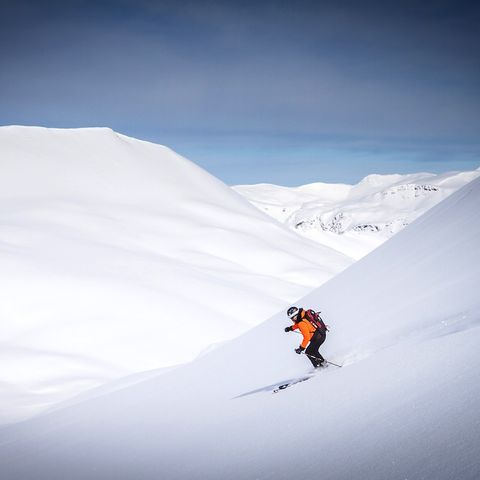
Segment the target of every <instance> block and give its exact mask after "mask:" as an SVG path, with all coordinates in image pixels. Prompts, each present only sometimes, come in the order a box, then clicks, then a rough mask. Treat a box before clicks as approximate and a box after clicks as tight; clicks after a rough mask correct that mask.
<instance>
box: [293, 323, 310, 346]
mask: <svg viewBox="0 0 480 480" xmlns="http://www.w3.org/2000/svg"><path fill="white" fill-rule="evenodd" d="M295 327H297V328H298V329H300V332H302V335H303V341H302V343H301V344H300V346H301V347H302V348H307V345H308V342H309V341H310V329H309V328H308V325H307V322H298V323H297V324H296V325H295Z"/></svg>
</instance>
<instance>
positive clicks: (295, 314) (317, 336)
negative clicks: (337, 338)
mask: <svg viewBox="0 0 480 480" xmlns="http://www.w3.org/2000/svg"><path fill="white" fill-rule="evenodd" d="M287 315H288V316H289V317H290V319H291V320H292V322H294V325H292V326H290V327H286V328H285V332H293V331H294V330H300V332H301V333H302V335H303V341H302V343H301V344H300V346H299V347H298V348H296V349H295V352H296V353H298V354H301V353H302V352H303V351H305V354H306V355H307V356H308V358H309V360H310V361H311V362H312V365H313V366H314V367H315V368H319V367H322V366H324V362H325V359H324V358H323V357H322V356H321V355H320V352H319V351H318V349H319V348H320V345H322V343H323V342H324V341H325V338H326V336H327V327H326V326H325V324H324V323H323V321H322V320H321V319H319V317H318V315H317V316H316V314H315V312H314V311H313V310H304V309H303V308H298V307H290V308H289V309H288V311H287ZM315 316H316V317H317V318H315ZM318 320H320V321H318ZM307 345H308V347H307Z"/></svg>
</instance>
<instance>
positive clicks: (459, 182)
mask: <svg viewBox="0 0 480 480" xmlns="http://www.w3.org/2000/svg"><path fill="white" fill-rule="evenodd" d="M478 176H480V169H479V170H474V171H468V172H449V173H444V174H440V175H438V174H430V173H417V174H411V175H369V176H368V177H365V178H364V179H363V180H362V181H361V182H360V183H358V184H356V185H345V184H327V183H312V184H309V185H303V186H301V187H282V186H278V185H270V184H259V185H239V186H235V187H233V188H234V189H235V190H236V191H237V192H238V193H240V194H241V195H243V196H245V198H247V199H248V200H249V201H251V202H252V204H253V205H255V206H256V207H257V208H259V209H260V210H262V211H264V212H265V213H267V214H269V215H270V216H272V217H273V218H275V219H277V220H279V221H280V222H282V223H285V224H286V225H288V226H289V227H290V228H291V229H293V230H295V231H296V232H297V233H300V234H301V235H303V236H305V237H307V238H310V239H312V240H316V241H317V242H319V243H321V244H323V245H330V246H332V247H334V248H336V249H340V250H342V251H343V252H344V253H346V254H347V255H349V256H353V257H355V258H360V257H362V256H363V255H365V254H366V253H368V252H370V251H371V250H373V249H374V248H376V247H378V246H379V245H380V244H381V243H383V242H384V241H385V240H387V239H388V238H390V237H392V236H393V235H394V234H395V233H397V232H399V231H400V230H401V229H403V228H404V227H405V226H407V225H408V224H410V223H411V222H412V221H414V220H415V219H416V218H418V217H419V216H420V215H422V214H423V213H425V212H426V211H427V210H428V209H430V208H431V207H433V206H434V205H436V204H437V203H439V202H440V201H442V200H443V199H445V198H446V197H448V196H449V195H451V194H452V193H453V192H454V191H456V190H458V189H459V188H461V187H463V186H464V185H465V184H467V183H468V182H470V181H472V180H473V179H474V178H477V177H478Z"/></svg>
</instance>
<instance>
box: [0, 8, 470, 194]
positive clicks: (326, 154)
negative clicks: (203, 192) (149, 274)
mask: <svg viewBox="0 0 480 480" xmlns="http://www.w3.org/2000/svg"><path fill="white" fill-rule="evenodd" d="M479 22H480V7H479V6H478V3H477V4H476V5H475V3H474V2H462V1H450V0H448V1H444V0H436V1H429V0H425V1H422V2H419V1H408V0H404V1H402V2H398V1H395V2H393V1H390V0H384V1H368V0H367V1H362V2H360V1H343V2H342V1H321V0H317V1H302V0H299V1H286V0H284V1H270V0H265V1H263V2H249V1H243V2H240V1H237V2H228V1H227V2H225V1H223V2H219V1H201V0H197V1H188V0H187V1H183V2H178V1H177V2H174V1H154V0H138V1H134V0H116V1H113V0H104V1H91V0H72V1H68V0H63V1H57V0H54V1H49V0H44V1H25V0H12V1H11V2H9V1H7V2H6V3H5V4H4V5H3V10H2V15H1V16H0V67H1V68H0V124H4V125H5V124H26V125H44V126H52V127H81V126H109V127H111V128H113V129H115V130H117V131H119V132H122V133H125V134H127V135H132V136H135V137H138V138H143V139H147V140H152V141H155V142H158V143H162V144H165V145H168V146H170V147H172V148H174V149H175V150H177V151H178V152H179V153H181V154H183V155H185V156H187V157H188V158H190V159H191V160H193V161H194V162H196V163H198V164H199V165H201V166H203V167H204V168H206V169H207V170H209V171H210V172H211V173H213V174H214V175H216V176H218V177H219V178H221V179H222V180H224V181H226V182H227V183H229V184H239V183H257V182H271V183H279V184H283V185H298V184H302V183H308V182H313V181H329V182H356V181H358V180H359V179H360V178H361V177H363V176H365V175H367V174H369V173H394V172H399V173H406V172H414V171H415V172H416V171H433V172H440V171H447V170H457V169H459V170H461V169H469V168H477V167H479V166H480V149H479V147H480V136H479V134H480V60H479V59H480V56H479V55H478V46H479V45H480V33H479V29H478V25H479V24H480V23H479Z"/></svg>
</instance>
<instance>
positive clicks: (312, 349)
mask: <svg viewBox="0 0 480 480" xmlns="http://www.w3.org/2000/svg"><path fill="white" fill-rule="evenodd" d="M326 338H327V334H326V333H325V332H321V331H320V330H315V333H314V334H313V337H312V339H311V340H310V344H309V345H308V347H307V349H306V350H305V354H306V355H309V357H308V359H309V360H310V361H311V362H312V365H313V366H314V367H315V368H316V367H318V366H319V365H320V364H321V363H322V362H323V361H324V360H325V359H324V358H323V357H322V356H321V355H320V352H319V351H318V349H319V348H320V345H322V343H323V342H324V341H325V339H326Z"/></svg>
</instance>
